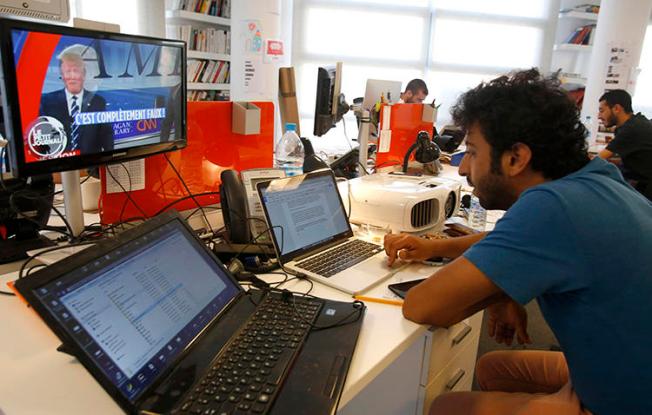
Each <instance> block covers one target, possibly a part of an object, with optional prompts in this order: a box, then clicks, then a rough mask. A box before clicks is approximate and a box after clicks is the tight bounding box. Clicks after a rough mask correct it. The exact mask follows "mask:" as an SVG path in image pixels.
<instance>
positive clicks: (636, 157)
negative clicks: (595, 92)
mask: <svg viewBox="0 0 652 415" xmlns="http://www.w3.org/2000/svg"><path fill="white" fill-rule="evenodd" d="M598 118H599V119H600V120H601V121H602V123H603V124H604V126H605V127H607V128H609V127H613V126H615V127H616V133H615V136H614V139H613V140H611V141H610V142H609V143H608V144H607V147H606V148H605V149H604V150H602V151H601V152H600V154H598V156H599V157H601V158H603V159H608V158H610V157H612V156H614V154H618V155H619V156H620V158H621V159H622V164H623V176H625V179H627V180H628V181H629V182H630V183H631V184H632V185H633V186H634V188H636V190H638V191H639V192H641V193H642V194H644V195H645V196H646V197H647V198H648V199H650V200H652V123H651V122H650V121H649V120H648V119H647V118H645V116H643V115H642V114H641V113H640V112H639V113H638V114H634V111H633V110H632V97H631V96H630V95H629V94H628V93H627V91H624V90H622V89H614V90H613V91H608V92H606V93H605V94H603V95H602V96H601V97H600V107H599V110H598Z"/></svg>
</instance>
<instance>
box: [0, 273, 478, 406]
mask: <svg viewBox="0 0 652 415" xmlns="http://www.w3.org/2000/svg"><path fill="white" fill-rule="evenodd" d="M15 266H16V265H15V264H14V268H15ZM3 270H4V272H7V271H8V270H9V267H8V266H4V267H3V268H2V269H0V272H2V271H3ZM434 271H435V269H433V268H432V267H429V266H424V265H420V264H419V265H417V264H414V265H411V266H410V267H409V268H407V269H406V270H404V271H401V272H399V273H397V274H395V275H394V276H393V277H392V280H390V281H385V282H383V283H381V284H379V285H378V286H376V287H375V288H372V289H371V290H369V291H368V292H366V293H365V295H367V296H370V297H383V296H386V295H389V292H388V290H387V288H386V286H387V284H388V283H390V282H396V281H400V280H407V279H414V278H416V277H418V276H426V275H430V274H431V273H433V272H434ZM13 278H15V274H3V275H2V276H0V284H1V285H2V287H3V288H2V289H3V290H4V289H6V288H5V285H4V283H5V282H6V281H8V280H10V279H13ZM265 278H267V279H269V280H273V279H275V278H279V277H278V276H268V277H265ZM284 287H285V288H288V289H290V290H293V291H299V292H305V291H306V290H307V289H308V288H309V284H308V283H306V282H304V281H293V282H290V283H288V284H286V285H285V286H284ZM312 294H314V295H316V296H320V297H324V298H329V299H335V300H345V301H350V300H351V297H350V296H349V295H347V294H344V293H342V292H340V291H337V290H335V289H332V288H329V287H326V286H324V285H321V284H318V283H314V289H313V291H312ZM367 306H368V310H367V314H366V316H365V320H364V324H363V325H362V330H361V333H360V338H359V340H358V345H357V348H356V351H355V355H354V358H353V361H352V364H351V368H350V371H349V374H348V376H347V381H346V385H345V387H344V391H343V394H342V398H341V401H340V411H339V413H341V414H357V413H378V414H380V413H385V414H408V413H409V414H421V413H423V411H424V409H425V410H427V407H428V403H429V402H430V401H431V400H432V398H433V397H434V396H436V395H437V394H439V393H440V392H442V391H444V390H447V388H446V385H447V384H448V386H449V387H448V390H463V389H469V388H470V385H471V380H472V374H473V366H474V364H475V355H476V352H477V344H478V339H479V324H480V321H481V319H482V317H481V314H477V315H475V316H473V317H471V318H469V319H467V320H466V321H465V322H461V323H458V324H456V325H454V326H452V327H451V328H449V329H431V330H429V329H428V327H426V326H422V325H418V324H415V323H412V322H410V321H407V320H405V319H404V318H403V316H402V313H401V308H400V307H398V306H394V305H385V304H378V303H367ZM0 333H2V342H0V414H2V415H14V414H20V415H23V414H48V415H50V414H81V413H91V412H92V413H101V414H119V413H122V411H121V409H120V408H119V407H118V405H117V404H116V403H114V401H113V400H112V399H111V398H110V397H109V395H108V394H107V393H106V392H105V391H104V390H103V389H102V388H101V386H99V384H97V383H96V382H95V380H94V379H93V378H92V376H91V375H90V374H89V373H88V372H87V371H86V370H85V369H84V367H83V366H82V365H81V364H80V363H79V362H78V361H77V360H76V359H75V358H73V357H71V356H69V355H65V354H63V353H59V352H57V351H56V348H57V347H58V346H59V344H60V343H59V341H58V339H57V337H56V336H55V335H54V334H53V333H52V332H51V331H50V329H49V328H48V327H47V326H46V325H45V323H43V322H42V321H41V320H40V318H39V317H38V316H37V315H36V313H34V312H33V311H32V310H31V309H29V308H27V307H26V306H25V304H24V303H22V302H21V301H20V300H18V299H17V298H16V297H7V296H1V297H0ZM460 374H461V375H460Z"/></svg>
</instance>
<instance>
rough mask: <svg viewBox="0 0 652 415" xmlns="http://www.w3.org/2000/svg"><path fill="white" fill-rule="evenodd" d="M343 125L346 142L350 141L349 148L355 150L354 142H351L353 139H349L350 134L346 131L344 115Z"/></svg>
mask: <svg viewBox="0 0 652 415" xmlns="http://www.w3.org/2000/svg"><path fill="white" fill-rule="evenodd" d="M342 127H343V128H344V138H346V142H347V143H349V150H353V144H351V140H350V139H349V136H348V134H347V133H346V120H345V119H344V117H342Z"/></svg>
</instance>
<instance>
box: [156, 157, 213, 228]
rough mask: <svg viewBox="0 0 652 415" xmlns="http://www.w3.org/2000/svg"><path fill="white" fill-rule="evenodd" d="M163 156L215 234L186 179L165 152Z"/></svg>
mask: <svg viewBox="0 0 652 415" xmlns="http://www.w3.org/2000/svg"><path fill="white" fill-rule="evenodd" d="M163 156H164V157H165V160H167V162H168V164H169V165H170V167H172V170H174V173H175V174H176V175H177V177H178V178H179V180H180V181H181V184H182V185H183V187H184V188H185V189H186V192H188V196H190V197H191V198H192V200H193V202H195V204H196V205H197V207H198V208H199V209H200V210H201V213H202V216H204V220H205V221H206V225H207V226H208V229H210V231H211V233H212V234H215V231H214V230H213V227H212V226H211V223H210V221H209V220H208V216H206V212H205V211H204V208H203V207H202V206H201V205H200V204H199V202H198V201H197V199H196V198H195V196H194V195H193V194H192V192H191V191H190V189H189V188H188V185H187V184H186V181H185V180H183V177H181V174H179V171H178V170H177V168H176V167H174V164H172V162H171V161H170V158H169V157H168V155H167V153H163Z"/></svg>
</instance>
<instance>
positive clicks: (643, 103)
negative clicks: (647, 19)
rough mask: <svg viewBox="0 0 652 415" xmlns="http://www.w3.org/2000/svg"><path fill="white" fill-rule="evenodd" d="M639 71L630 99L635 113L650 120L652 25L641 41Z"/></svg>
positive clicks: (651, 104)
mask: <svg viewBox="0 0 652 415" xmlns="http://www.w3.org/2000/svg"><path fill="white" fill-rule="evenodd" d="M638 66H639V68H640V69H641V73H640V74H639V76H638V78H637V80H636V91H635V94H634V96H633V97H632V104H633V107H634V111H635V112H639V111H640V112H642V113H643V114H645V116H646V117H648V118H652V24H650V25H648V27H647V30H646V32H645V40H643V51H642V52H641V60H640V62H639V64H638Z"/></svg>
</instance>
